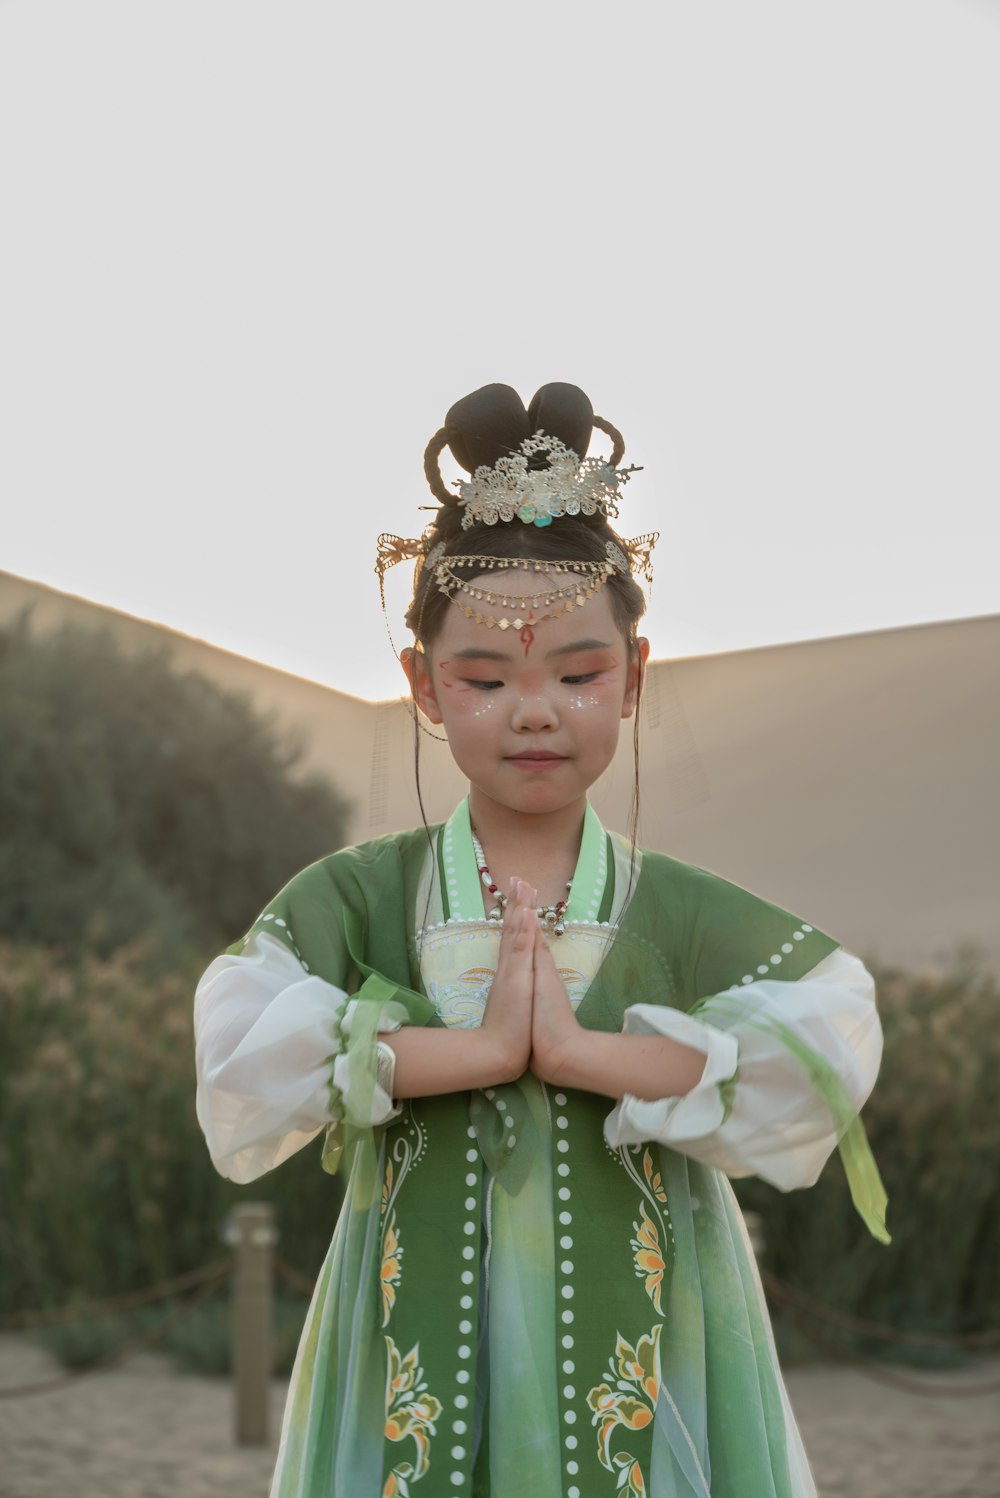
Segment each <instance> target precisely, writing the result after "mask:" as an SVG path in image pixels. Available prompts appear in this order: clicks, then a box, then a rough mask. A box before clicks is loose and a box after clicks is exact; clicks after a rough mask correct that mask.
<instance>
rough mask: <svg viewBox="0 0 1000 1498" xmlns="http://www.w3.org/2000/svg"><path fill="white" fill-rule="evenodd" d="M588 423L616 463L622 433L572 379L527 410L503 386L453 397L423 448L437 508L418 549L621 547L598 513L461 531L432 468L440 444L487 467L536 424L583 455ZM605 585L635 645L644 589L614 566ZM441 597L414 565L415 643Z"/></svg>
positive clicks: (576, 555)
mask: <svg viewBox="0 0 1000 1498" xmlns="http://www.w3.org/2000/svg"><path fill="white" fill-rule="evenodd" d="M595 426H596V427H599V428H600V430H601V431H604V432H606V433H607V434H608V435H609V436H610V437H611V439H612V443H613V451H612V455H611V463H612V466H615V467H616V466H617V465H618V463H620V461H621V458H622V456H623V454H624V452H625V444H624V442H623V441H622V437H621V434H620V432H618V431H617V429H616V428H615V427H613V426H612V425H611V424H610V422H607V421H604V420H602V418H601V417H599V416H596V417H595V415H594V408H593V406H592V405H591V403H590V401H589V400H588V398H587V396H586V395H585V394H584V392H583V391H582V390H581V389H580V388H579V387H578V386H577V385H566V384H562V383H554V384H550V385H543V386H542V388H541V390H539V391H538V392H537V394H536V395H535V397H534V399H533V400H532V402H531V405H530V406H529V407H528V408H527V409H525V407H524V404H523V402H522V401H521V398H520V396H519V395H518V394H517V391H516V390H512V389H511V387H510V386H509V385H484V386H483V387H482V389H480V390H475V391H473V393H472V394H471V395H467V396H465V397H463V399H462V400H460V401H457V402H456V403H455V405H453V406H452V408H451V410H450V411H449V412H448V415H447V416H446V417H445V424H444V426H443V427H442V428H441V429H440V431H438V432H436V433H435V435H434V436H433V437H432V438H431V440H430V442H429V443H428V445H427V451H426V452H425V454H424V471H425V473H426V475H427V481H428V483H429V485H430V487H431V491H432V493H433V494H434V495H435V496H436V498H438V499H439V500H440V501H441V508H440V509H439V510H438V511H437V514H436V516H435V518H434V520H433V522H432V523H431V525H430V526H429V527H428V529H427V531H426V533H425V535H424V547H425V552H426V551H430V549H431V548H432V547H434V546H437V545H438V544H439V543H440V544H443V546H444V552H443V553H442V555H443V556H444V557H448V556H468V555H470V554H471V555H475V556H484V557H537V558H539V559H541V560H543V561H562V560H566V561H579V562H604V561H606V560H607V543H608V542H609V541H613V542H614V543H615V544H616V545H617V546H618V547H621V546H622V542H621V538H620V537H619V536H618V535H617V534H616V533H615V531H614V530H612V528H611V526H610V525H609V524H608V522H607V519H606V518H605V517H604V516H603V515H602V514H600V513H598V514H595V515H582V514H581V515H562V516H560V517H559V518H558V519H557V520H556V521H554V522H553V524H552V525H549V526H545V527H538V526H534V525H524V524H522V523H520V522H515V521H511V522H508V523H506V524H504V523H502V522H501V523H500V524H498V525H474V526H472V527H471V529H469V530H463V529H462V510H461V508H460V507H459V503H458V496H457V494H455V493H453V492H452V491H451V490H450V489H448V488H447V486H446V485H445V484H444V482H443V480H442V478H441V474H440V471H439V469H438V457H439V456H440V454H441V452H442V451H443V449H444V448H445V447H449V448H450V449H451V451H452V454H453V455H454V457H455V459H456V461H457V462H458V463H460V464H461V465H462V467H463V468H465V469H466V470H467V472H469V473H472V472H473V471H474V470H475V469H476V468H478V467H479V466H480V465H483V464H485V465H486V466H487V467H489V468H492V467H493V465H494V464H495V463H496V461H497V459H498V458H501V457H505V456H507V455H508V454H510V453H512V452H516V451H517V450H518V448H519V447H520V445H521V443H522V442H523V441H524V440H525V439H526V438H528V437H530V436H533V435H534V433H535V432H537V431H539V430H541V431H544V432H545V433H546V435H547V436H550V437H557V438H558V439H559V440H560V441H561V442H564V443H565V444H566V446H567V447H569V448H572V450H573V451H574V452H575V453H576V455H577V457H579V458H583V457H585V456H586V453H587V448H588V447H589V445H590V439H591V435H592V433H593V429H594V427H595ZM547 463H548V456H547V454H545V453H539V454H537V455H535V456H534V457H533V458H532V459H531V460H529V466H533V467H542V466H545V465H547ZM470 575H471V574H470ZM606 586H607V589H608V593H609V601H610V603H611V610H612V614H613V616H614V620H615V623H616V625H617V626H618V628H619V629H620V630H621V632H622V635H623V636H624V638H625V640H626V642H627V643H628V644H629V645H630V646H631V645H633V644H634V643H635V632H636V625H637V624H638V622H639V620H640V619H641V618H642V615H643V613H644V612H645V608H646V600H645V597H644V595H643V591H642V589H641V588H640V587H639V584H638V583H637V582H636V581H635V579H634V578H633V577H632V575H631V573H621V572H618V571H615V572H614V573H612V574H611V576H610V577H609V578H608V582H607V584H606ZM448 602H449V600H448V598H447V596H446V595H445V594H444V593H442V592H441V591H440V590H439V589H438V588H437V586H436V584H435V582H434V578H433V575H432V574H431V573H430V572H429V571H428V570H427V569H426V568H422V569H420V570H419V571H418V573H417V578H416V582H415V586H414V592H413V602H412V603H411V605H410V607H409V610H408V611H407V615H406V623H407V626H408V627H409V628H410V629H411V630H412V631H413V633H414V635H415V636H416V638H417V639H418V640H419V641H421V643H423V644H429V643H430V642H431V641H432V640H433V639H434V637H435V636H436V635H437V634H438V632H439V631H440V629H441V625H442V623H443V621H444V616H445V613H446V611H447V607H448Z"/></svg>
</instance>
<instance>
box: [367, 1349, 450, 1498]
mask: <svg viewBox="0 0 1000 1498" xmlns="http://www.w3.org/2000/svg"><path fill="white" fill-rule="evenodd" d="M385 1345H386V1350H387V1352H388V1363H387V1367H386V1380H385V1438H386V1440H387V1441H405V1440H408V1439H409V1440H412V1441H413V1443H414V1445H415V1447H416V1456H415V1458H414V1460H413V1461H405V1462H399V1463H398V1464H397V1465H396V1466H395V1467H393V1469H392V1471H391V1472H390V1473H389V1476H388V1477H387V1478H386V1481H385V1486H384V1487H383V1489H382V1498H408V1494H409V1491H410V1484H411V1482H419V1480H420V1478H421V1477H423V1475H424V1473H425V1472H426V1471H427V1469H428V1467H429V1466H430V1451H431V1440H430V1438H431V1436H432V1435H434V1434H435V1433H436V1426H435V1423H434V1422H435V1421H436V1420H437V1418H438V1416H439V1415H440V1413H441V1408H442V1406H441V1401H440V1400H439V1399H436V1398H435V1397H434V1395H433V1394H429V1393H428V1392H427V1382H426V1379H425V1378H424V1370H423V1369H422V1368H421V1367H420V1362H419V1359H420V1343H419V1342H418V1343H417V1344H416V1346H415V1347H412V1348H411V1349H410V1351H409V1352H408V1353H407V1354H406V1356H405V1357H403V1358H401V1357H400V1355H399V1349H398V1348H397V1347H396V1344H395V1342H394V1341H393V1340H392V1338H391V1337H386V1339H385Z"/></svg>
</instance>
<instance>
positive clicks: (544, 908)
mask: <svg viewBox="0 0 1000 1498" xmlns="http://www.w3.org/2000/svg"><path fill="white" fill-rule="evenodd" d="M470 831H471V832H472V847H473V851H474V852H475V855H476V868H477V869H478V870H479V877H480V879H481V880H482V881H483V884H484V885H485V886H486V888H487V890H488V891H489V893H490V894H491V895H492V896H493V898H494V899H495V900H496V904H495V905H494V907H493V909H492V910H488V911H487V912H486V919H487V920H488V921H495V922H497V923H499V924H500V925H501V926H502V925H503V913H504V911H505V910H506V909H507V896H506V895H505V894H502V893H501V891H500V889H499V888H498V886H497V885H496V883H495V882H494V879H493V875H492V874H491V873H490V871H489V869H488V868H487V865H486V854H485V853H484V852H483V845H482V843H481V842H480V841H479V837H478V835H477V833H476V829H475V828H474V827H472V828H470ZM572 887H573V881H572V879H567V880H566V893H567V894H569V891H570V890H571V889H572ZM566 904H567V902H566V901H565V900H557V901H556V902H555V904H554V905H538V906H536V913H537V915H538V919H539V920H540V921H541V923H542V928H543V929H544V930H546V931H551V932H552V934H553V935H554V936H562V934H563V932H564V931H565V930H566Z"/></svg>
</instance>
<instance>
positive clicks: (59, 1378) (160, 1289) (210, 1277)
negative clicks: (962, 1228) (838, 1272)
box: [0, 1202, 1000, 1445]
mask: <svg viewBox="0 0 1000 1498" xmlns="http://www.w3.org/2000/svg"><path fill="white" fill-rule="evenodd" d="M751 1219H752V1214H750V1213H748V1214H747V1220H748V1227H750V1229H751V1238H752V1240H753V1242H754V1247H755V1248H756V1250H757V1253H758V1255H760V1254H761V1253H762V1251H763V1244H762V1242H761V1240H760V1236H759V1232H760V1229H759V1223H757V1222H755V1221H752V1220H751ZM223 1236H224V1238H225V1241H226V1243H227V1245H228V1246H229V1248H230V1249H231V1252H230V1253H229V1254H227V1255H226V1256H225V1257H223V1258H220V1259H216V1260H214V1261H213V1262H212V1263H210V1264H205V1265H202V1266H201V1268H199V1269H192V1270H189V1271H188V1272H187V1273H185V1274H180V1275H175V1276H174V1277H173V1278H171V1279H169V1280H163V1281H161V1282H160V1283H159V1284H157V1285H152V1286H150V1287H148V1288H147V1289H144V1290H134V1291H129V1292H127V1293H126V1294H123V1295H117V1296H113V1297H111V1298H109V1299H105V1300H99V1301H90V1302H87V1303H85V1304H79V1305H69V1306H60V1307H55V1308H46V1309H39V1310H34V1311H14V1312H11V1313H8V1314H6V1315H3V1316H0V1331H29V1330H42V1329H45V1328H49V1327H55V1326H65V1325H69V1324H71V1323H73V1322H80V1321H85V1320H92V1319H96V1318H98V1317H101V1316H109V1315H115V1314H117V1313H119V1312H122V1311H134V1310H140V1309H143V1308H144V1307H146V1306H150V1305H155V1304H157V1303H161V1302H163V1301H166V1300H171V1299H174V1298H175V1297H177V1296H183V1297H186V1298H185V1299H182V1300H181V1302H180V1303H179V1304H178V1305H175V1306H173V1307H171V1308H170V1309H169V1310H168V1311H167V1312H166V1314H165V1315H163V1316H162V1317H161V1318H160V1319H159V1320H158V1321H157V1322H156V1323H155V1325H153V1326H152V1327H148V1328H147V1329H145V1330H144V1331H142V1332H139V1333H137V1334H136V1335H134V1336H131V1337H128V1338H126V1339H125V1340H124V1341H123V1342H121V1343H120V1344H119V1345H118V1346H117V1347H115V1348H113V1349H112V1350H111V1351H109V1352H106V1353H103V1354H102V1355H101V1356H100V1357H97V1358H95V1359H93V1361H91V1362H89V1363H86V1364H84V1365H83V1366H81V1367H79V1368H74V1369H70V1370H67V1371H66V1372H65V1373H61V1374H57V1375H54V1376H53V1377H51V1378H46V1379H39V1380H37V1381H36V1382H33V1383H27V1384H22V1385H16V1386H11V1387H7V1388H0V1400H4V1399H18V1398H23V1397H26V1396H29V1395H34V1394H45V1393H49V1392H52V1391H54V1390H57V1389H64V1388H67V1387H68V1386H71V1385H73V1384H79V1382H80V1381H81V1380H82V1379H84V1378H86V1377H87V1376H89V1375H90V1374H94V1373H103V1372H107V1371H108V1370H110V1369H112V1368H116V1367H120V1366H121V1365H122V1364H123V1363H124V1362H126V1361H127V1360H128V1359H129V1358H131V1357H134V1356H135V1355H136V1354H137V1353H139V1352H144V1351H146V1350H147V1349H149V1348H151V1347H153V1346H155V1344H156V1343H157V1342H158V1341H160V1340H161V1339H162V1338H163V1337H164V1336H165V1335H166V1333H167V1332H168V1331H170V1330H171V1329H172V1328H173V1327H175V1326H176V1325H177V1324H178V1323H179V1322H181V1321H183V1320H184V1319H186V1318H187V1317H188V1316H191V1315H192V1314H193V1313H194V1312H195V1311H197V1310H199V1309H200V1308H201V1307H202V1306H204V1305H205V1304H207V1302H208V1301H210V1300H211V1299H212V1297H213V1296H215V1295H216V1294H218V1292H219V1291H220V1290H221V1289H222V1287H223V1285H225V1284H228V1285H229V1286H230V1294H231V1305H232V1333H231V1335H232V1353H233V1357H232V1364H233V1378H234V1388H235V1395H236V1420H235V1426H236V1439H237V1441H238V1443H239V1444H241V1445H260V1444H263V1443H264V1442H266V1440H267V1415H268V1404H269V1385H270V1379H271V1364H272V1356H271V1347H272V1322H273V1300H274V1285H275V1281H276V1280H281V1281H282V1282H283V1283H284V1284H286V1285H288V1286H289V1287H290V1288H291V1289H293V1290H295V1291H296V1292H297V1293H299V1294H301V1295H303V1296H305V1297H306V1298H311V1296H312V1293H313V1289H314V1281H313V1280H312V1279H311V1278H309V1276H307V1275H304V1274H302V1273H301V1272H300V1271H299V1270H297V1269H296V1268H295V1267H294V1266H293V1265H292V1264H289V1263H288V1261H287V1260H286V1259H284V1258H281V1257H279V1256H278V1255H276V1254H275V1253H274V1246H275V1244H276V1242H277V1232H276V1230H275V1226H274V1219H273V1212H272V1209H271V1207H270V1205H269V1204H268V1203H264V1202H247V1203H243V1204H242V1205H240V1206H238V1207H236V1208H234V1210H233V1212H232V1214H231V1216H230V1218H229V1219H228V1221H227V1223H226V1226H225V1230H224V1234H223ZM761 1280H762V1282H763V1285H764V1288H765V1290H766V1292H767V1296H768V1299H769V1301H770V1302H771V1305H772V1307H781V1308H782V1309H784V1310H786V1311H787V1312H788V1313H789V1315H790V1316H791V1317H792V1319H793V1320H794V1322H795V1324H796V1326H797V1327H798V1328H799V1329H800V1330H801V1331H802V1333H803V1335H805V1336H806V1337H807V1338H809V1340H810V1341H812V1342H814V1343H815V1344H816V1345H817V1346H818V1347H820V1348H822V1349H823V1351H824V1352H826V1353H828V1354H830V1355H831V1356H832V1357H834V1358H836V1359H837V1360H838V1361H840V1362H843V1363H846V1364H848V1365H850V1366H851V1367H852V1368H854V1369H855V1370H856V1371H857V1372H858V1373H860V1374H862V1375H864V1376H865V1377H867V1378H871V1379H873V1380H875V1381H876V1382H878V1383H881V1384H884V1385H887V1386H889V1387H891V1388H895V1389H897V1390H900V1391H902V1392H905V1393H908V1394H916V1395H920V1396H923V1397H931V1398H956V1399H969V1398H976V1397H979V1396H980V1395H984V1394H995V1393H996V1392H997V1391H998V1390H1000V1378H991V1379H990V1380H989V1381H987V1382H983V1383H971V1384H970V1383H969V1382H967V1381H965V1380H964V1379H962V1380H959V1381H957V1382H953V1381H949V1382H944V1381H942V1380H940V1379H938V1380H934V1379H929V1378H924V1377H907V1376H906V1375H904V1374H901V1373H897V1372H895V1371H893V1370H891V1369H889V1368H887V1367H886V1366H885V1365H884V1364H882V1363H878V1362H875V1361H873V1360H872V1359H871V1358H866V1357H863V1356H862V1355H861V1354H860V1353H858V1352H856V1351H854V1350H851V1349H848V1348H846V1347H845V1346H844V1345H843V1344H842V1342H840V1341H838V1339H837V1335H836V1333H837V1332H847V1333H849V1334H851V1335H853V1336H857V1337H863V1338H866V1339H870V1340H872V1341H874V1342H878V1343H881V1344H882V1345H883V1346H896V1347H900V1348H904V1347H905V1348H916V1347H924V1348H929V1349H936V1350H940V1351H956V1352H958V1351H961V1352H970V1351H982V1350H987V1349H990V1348H997V1347H1000V1330H988V1331H979V1332H919V1331H910V1330H908V1329H906V1328H905V1327H896V1326H889V1325H887V1324H886V1323H884V1322H878V1321H869V1320H866V1319H865V1318H864V1317H860V1316H855V1315H852V1314H851V1313H850V1312H847V1311H842V1310H840V1309H838V1308H837V1307H835V1306H830V1305H827V1304H826V1303H825V1302H823V1301H819V1300H816V1299H814V1298H813V1297H812V1296H810V1295H807V1294H806V1293H805V1292H804V1291H802V1290H796V1289H794V1288H793V1287H792V1286H790V1285H786V1284H785V1283H784V1282H783V1281H782V1280H780V1279H778V1278H777V1277H776V1276H775V1275H773V1274H771V1273H770V1272H769V1271H768V1270H766V1269H761Z"/></svg>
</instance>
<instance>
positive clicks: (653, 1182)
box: [642, 1150, 667, 1202]
mask: <svg viewBox="0 0 1000 1498" xmlns="http://www.w3.org/2000/svg"><path fill="white" fill-rule="evenodd" d="M642 1173H643V1175H644V1176H645V1177H646V1184H647V1185H648V1186H649V1189H650V1191H651V1192H652V1193H653V1195H654V1196H655V1197H656V1199H657V1201H661V1202H665V1201H666V1199H667V1193H666V1192H665V1191H664V1189H663V1182H662V1181H661V1179H660V1172H659V1171H658V1170H654V1169H653V1157H652V1155H651V1154H650V1153H649V1150H646V1151H645V1153H644V1154H643V1157H642Z"/></svg>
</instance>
